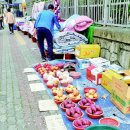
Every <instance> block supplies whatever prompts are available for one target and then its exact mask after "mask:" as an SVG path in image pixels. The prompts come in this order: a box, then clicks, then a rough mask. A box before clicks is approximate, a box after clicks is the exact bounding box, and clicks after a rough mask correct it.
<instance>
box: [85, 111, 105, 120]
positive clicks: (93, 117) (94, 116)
mask: <svg viewBox="0 0 130 130" xmlns="http://www.w3.org/2000/svg"><path fill="white" fill-rule="evenodd" d="M85 112H86V113H87V115H88V116H89V117H90V118H92V119H98V118H100V117H102V116H103V112H102V114H100V115H94V114H90V113H88V112H87V111H86V110H85Z"/></svg>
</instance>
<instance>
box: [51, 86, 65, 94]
mask: <svg viewBox="0 0 130 130" xmlns="http://www.w3.org/2000/svg"><path fill="white" fill-rule="evenodd" d="M60 92H62V93H63V92H64V88H62V87H61V88H56V87H53V88H52V94H53V95H54V96H56V95H57V94H58V93H60Z"/></svg>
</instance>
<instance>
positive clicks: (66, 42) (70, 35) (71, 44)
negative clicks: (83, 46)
mask: <svg viewBox="0 0 130 130" xmlns="http://www.w3.org/2000/svg"><path fill="white" fill-rule="evenodd" d="M87 42H88V39H87V38H86V37H85V36H83V35H81V34H79V33H76V32H69V31H68V32H61V33H57V34H56V35H55V36H54V48H55V49H63V50H64V49H66V50H67V49H72V48H75V46H76V45H78V44H79V43H87Z"/></svg>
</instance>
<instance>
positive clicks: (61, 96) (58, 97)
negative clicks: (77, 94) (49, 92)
mask: <svg viewBox="0 0 130 130" xmlns="http://www.w3.org/2000/svg"><path fill="white" fill-rule="evenodd" d="M66 98H67V96H66V95H64V94H63V92H61V91H60V92H58V93H57V95H56V96H54V101H55V103H56V104H60V103H62V102H63V101H64V100H65V99H66Z"/></svg>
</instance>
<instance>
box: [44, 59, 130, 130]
mask: <svg viewBox="0 0 130 130" xmlns="http://www.w3.org/2000/svg"><path fill="white" fill-rule="evenodd" d="M59 62H68V61H65V60H54V61H51V62H50V63H51V64H54V65H55V64H56V63H59ZM77 71H80V72H81V73H82V76H81V78H80V79H75V80H74V82H73V85H74V86H76V87H77V88H78V90H79V91H80V94H81V95H82V97H83V96H84V92H83V88H85V87H94V88H96V89H97V92H98V94H99V98H98V100H97V101H96V102H95V104H97V105H100V106H101V107H102V108H103V110H104V117H110V116H111V117H114V116H113V113H114V114H116V115H118V116H120V117H121V118H122V119H121V118H118V121H121V122H122V123H120V126H119V129H120V130H130V115H124V114H122V113H121V112H120V111H119V110H118V109H117V108H116V107H115V106H114V105H113V104H112V103H111V101H110V93H109V92H108V91H107V90H105V89H104V88H103V87H102V86H101V85H95V84H94V83H92V82H91V81H89V80H87V78H86V70H85V69H84V70H80V69H79V68H77ZM43 84H44V83H43ZM47 92H48V94H49V96H50V97H51V98H52V99H53V96H52V93H51V90H50V89H47ZM104 94H105V95H107V98H106V99H102V96H103V95H104ZM77 106H78V104H77ZM59 110H60V113H61V115H62V118H63V121H64V123H65V125H66V127H67V129H68V130H74V128H73V125H72V122H71V121H69V120H68V119H67V118H66V116H65V112H63V111H62V110H61V108H60V107H59ZM82 112H84V110H82ZM83 117H84V118H86V119H89V120H90V121H92V122H93V125H96V124H98V122H99V119H91V118H89V117H88V116H87V115H86V113H85V112H84V116H83ZM123 121H124V122H123ZM126 122H127V123H128V122H129V124H127V123H126Z"/></svg>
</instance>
